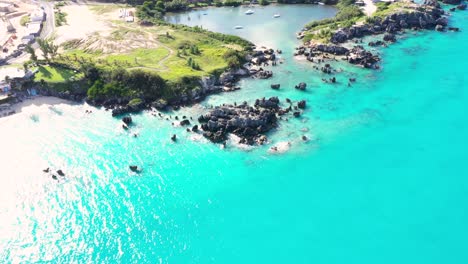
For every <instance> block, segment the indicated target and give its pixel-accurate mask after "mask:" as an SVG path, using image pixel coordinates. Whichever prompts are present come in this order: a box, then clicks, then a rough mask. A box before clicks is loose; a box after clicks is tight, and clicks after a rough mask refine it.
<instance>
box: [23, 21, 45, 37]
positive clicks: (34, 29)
mask: <svg viewBox="0 0 468 264" xmlns="http://www.w3.org/2000/svg"><path fill="white" fill-rule="evenodd" d="M41 27H42V25H41V23H29V24H28V26H27V30H26V33H27V34H28V35H32V36H35V37H38V36H39V34H40V33H41Z"/></svg>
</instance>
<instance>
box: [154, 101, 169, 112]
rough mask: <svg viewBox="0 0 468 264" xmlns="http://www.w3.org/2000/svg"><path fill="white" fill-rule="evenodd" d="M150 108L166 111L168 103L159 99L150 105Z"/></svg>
mask: <svg viewBox="0 0 468 264" xmlns="http://www.w3.org/2000/svg"><path fill="white" fill-rule="evenodd" d="M151 106H152V107H154V108H156V109H158V110H166V108H167V106H168V103H167V101H166V100H164V99H159V100H156V101H154V102H153V103H151Z"/></svg>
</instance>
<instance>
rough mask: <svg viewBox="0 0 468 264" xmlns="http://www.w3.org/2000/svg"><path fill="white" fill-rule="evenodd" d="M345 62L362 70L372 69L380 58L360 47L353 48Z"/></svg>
mask: <svg viewBox="0 0 468 264" xmlns="http://www.w3.org/2000/svg"><path fill="white" fill-rule="evenodd" d="M347 60H348V62H349V63H351V64H357V65H361V66H363V67H364V68H374V66H375V64H376V63H377V62H379V61H380V58H379V57H378V56H376V55H373V54H372V53H371V52H369V51H366V50H365V49H364V48H363V47H362V46H355V47H354V48H352V49H351V50H350V52H349V54H348V56H347Z"/></svg>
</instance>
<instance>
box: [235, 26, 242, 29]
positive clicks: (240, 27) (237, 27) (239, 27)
mask: <svg viewBox="0 0 468 264" xmlns="http://www.w3.org/2000/svg"><path fill="white" fill-rule="evenodd" d="M243 28H244V27H243V26H236V27H235V29H243Z"/></svg>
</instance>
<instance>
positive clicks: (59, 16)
mask: <svg viewBox="0 0 468 264" xmlns="http://www.w3.org/2000/svg"><path fill="white" fill-rule="evenodd" d="M65 24H67V13H65V12H62V11H60V9H59V10H58V11H56V12H55V26H56V27H60V26H63V25H65Z"/></svg>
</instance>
